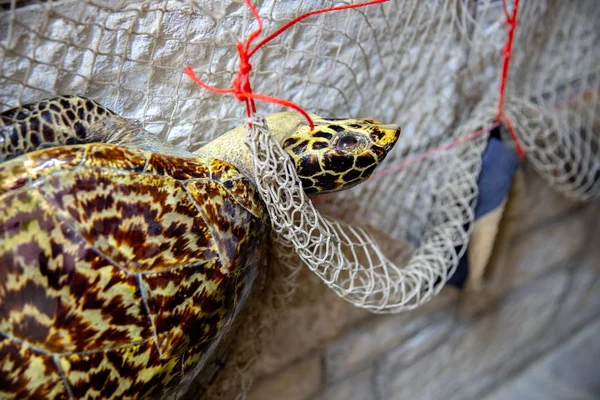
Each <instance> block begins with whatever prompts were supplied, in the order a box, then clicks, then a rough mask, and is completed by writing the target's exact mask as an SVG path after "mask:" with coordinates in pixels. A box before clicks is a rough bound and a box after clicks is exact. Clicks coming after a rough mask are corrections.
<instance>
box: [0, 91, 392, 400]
mask: <svg viewBox="0 0 600 400" xmlns="http://www.w3.org/2000/svg"><path fill="white" fill-rule="evenodd" d="M267 122H268V124H269V127H270V129H271V131H272V133H273V134H274V135H275V137H276V138H277V140H279V141H280V143H282V145H283V147H284V148H285V149H286V151H287V153H288V154H289V155H290V157H291V158H292V160H293V161H294V163H295V164H296V166H297V171H298V174H299V175H300V177H301V178H302V182H303V185H304V187H305V190H306V191H307V192H309V193H320V192H331V191H336V190H342V189H346V188H349V187H351V186H354V185H356V184H357V183H359V182H362V181H364V180H365V179H367V178H368V177H369V176H370V174H371V173H372V172H373V170H374V169H375V167H376V166H377V165H378V164H379V163H380V162H381V161H382V160H383V159H384V157H385V156H386V154H387V153H388V152H389V150H390V149H391V148H392V146H393V145H394V143H395V142H396V140H397V139H398V135H399V133H400V129H399V128H397V127H396V126H391V125H382V124H381V123H379V122H378V121H375V120H370V119H344V120H325V119H322V118H318V117H316V116H315V122H316V124H317V125H316V128H315V129H314V130H313V131H311V130H310V129H309V127H308V125H307V124H306V123H305V121H304V120H303V118H302V117H301V116H299V115H297V114H295V113H286V112H284V113H277V114H273V115H271V116H269V117H268V118H267ZM91 142H94V143H91ZM0 160H4V162H3V163H2V164H0V398H3V399H4V398H11V399H12V398H15V399H16V398H18V399H25V398H40V399H42V398H43V399H66V398H118V399H125V398H136V399H138V398H162V397H166V396H168V395H170V394H172V392H173V390H174V388H176V387H177V386H178V385H180V383H181V382H182V379H184V378H185V379H190V374H191V372H190V371H198V370H201V368H200V369H199V368H197V367H198V366H200V367H201V366H202V364H203V363H205V362H206V360H207V359H208V358H209V357H210V355H211V354H212V353H213V350H214V349H215V348H216V346H217V344H218V342H219V340H220V339H221V337H222V336H223V334H224V333H225V332H226V331H227V329H228V327H229V326H230V325H231V322H232V320H233V319H234V317H235V316H236V314H237V313H238V311H239V310H240V308H241V307H242V306H243V304H244V302H245V300H246V298H247V296H248V293H249V291H250V289H251V287H252V283H253V281H254V278H255V275H256V271H257V269H258V268H261V266H263V265H264V264H265V262H266V242H267V240H266V239H267V233H268V229H269V221H268V214H267V212H266V209H265V205H264V204H263V203H262V201H261V199H260V198H259V196H258V195H257V191H256V188H255V185H254V183H253V180H252V177H251V174H250V171H251V170H252V168H251V167H252V164H251V156H250V153H249V150H248V148H247V146H246V145H245V144H244V129H243V128H237V129H234V130H232V131H229V132H227V133H225V134H223V135H221V136H220V137H219V138H217V139H216V140H214V141H213V142H211V143H209V144H207V145H206V146H204V147H203V148H201V149H200V150H199V151H197V152H196V153H189V152H186V151H183V150H179V149H177V148H175V147H173V146H171V145H168V144H167V143H164V142H162V141H160V140H159V139H157V138H153V137H152V136H151V135H149V134H148V133H147V132H145V131H143V130H141V129H139V128H137V127H135V126H133V125H132V124H130V123H129V122H127V121H126V120H125V119H124V118H122V117H120V116H118V115H116V114H114V113H113V112H111V111H109V110H108V109H106V108H104V107H102V106H101V105H99V104H97V103H95V102H93V101H91V100H88V99H85V98H82V97H75V96H61V97H57V98H53V99H49V100H45V101H42V102H40V103H36V104H32V105H28V106H23V107H19V108H16V109H12V110H9V111H7V112H5V113H3V114H2V115H1V119H0Z"/></svg>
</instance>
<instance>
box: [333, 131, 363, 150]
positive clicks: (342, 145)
mask: <svg viewBox="0 0 600 400" xmlns="http://www.w3.org/2000/svg"><path fill="white" fill-rule="evenodd" d="M359 143H360V140H359V139H358V138H357V137H356V135H352V134H345V135H344V136H342V137H340V138H339V139H338V141H337V143H336V144H335V148H336V149H337V150H346V151H348V150H352V149H353V148H355V147H356V146H358V144H359Z"/></svg>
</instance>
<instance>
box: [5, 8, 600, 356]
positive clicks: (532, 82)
mask: <svg viewBox="0 0 600 400" xmlns="http://www.w3.org/2000/svg"><path fill="white" fill-rule="evenodd" d="M0 4H1V7H2V11H1V12H0V85H1V88H2V90H1V91H0V111H2V110H5V109H7V108H11V107H14V106H18V105H20V104H24V103H28V102H33V101H38V100H40V99H42V98H44V97H48V96H50V95H53V94H80V95H84V96H87V97H90V98H92V99H94V100H96V101H99V102H100V103H102V104H104V105H106V106H107V107H109V108H111V109H113V110H114V111H116V112H118V113H120V114H121V115H123V116H125V117H127V118H131V119H135V120H138V121H139V122H140V123H141V124H142V125H143V126H144V127H145V128H146V129H147V130H149V131H151V132H153V133H157V134H160V135H161V136H163V137H165V138H167V139H168V140H169V141H171V142H172V143H174V144H177V145H180V146H182V147H186V148H188V149H190V150H195V149H197V148H199V147H200V146H201V145H202V144H203V143H206V142H207V141H209V140H211V139H212V138H214V137H215V136H217V135H218V134H219V133H222V132H224V131H226V130H227V129H229V128H231V127H233V126H235V125H240V124H241V123H243V122H244V119H243V118H242V115H243V113H244V109H243V107H242V105H241V104H240V103H238V102H237V100H236V99H235V98H233V97H232V96H222V95H217V94H213V93H210V92H207V91H204V90H202V89H201V88H200V87H198V86H197V85H195V84H194V83H193V82H191V80H190V79H189V78H187V77H186V76H185V75H184V74H183V71H184V69H185V67H186V66H188V65H191V66H193V67H194V70H195V71H196V72H197V74H198V75H199V76H200V77H201V78H202V79H203V80H204V81H206V82H208V83H210V84H211V85H214V86H217V87H230V85H231V80H232V78H233V76H234V74H235V73H236V72H237V70H236V68H237V54H236V50H235V44H236V40H237V37H245V36H246V35H247V32H248V31H249V30H250V29H252V28H254V27H255V26H256V23H255V21H254V20H253V19H252V18H251V15H250V13H249V11H248V9H247V8H246V7H245V6H244V4H243V2H241V1H234V0H222V1H219V2H212V1H209V0H188V1H182V0H180V1H175V0H163V1H159V0H156V1H152V0H129V1H118V0H103V1H99V0H77V1H18V0H17V1H15V0H12V1H10V0H8V1H7V0H2V1H0ZM336 4H342V3H338V2H333V1H329V0H327V1H320V0H303V1H297V2H290V1H283V0H279V1H278V0H264V1H258V0H257V1H256V5H257V8H258V11H259V13H260V15H261V16H262V17H263V20H264V23H265V32H273V31H274V30H275V29H277V28H278V27H280V26H281V25H283V24H284V23H285V22H287V21H290V20H291V19H293V18H294V17H296V16H298V15H300V14H302V13H303V12H307V11H310V10H315V9H318V8H322V7H327V6H332V5H336ZM513 6H514V4H513V2H511V1H508V5H507V8H508V10H509V11H511V10H512V9H513ZM598 21H600V3H599V2H598V1H596V0H580V1H577V2H565V1H561V0H545V1H544V0H540V1H535V2H521V5H520V9H519V17H518V24H517V29H516V36H515V39H514V48H513V56H512V59H511V68H510V75H509V76H508V81H507V97H506V101H505V107H504V111H505V113H506V115H507V116H508V117H509V118H510V120H511V121H512V122H513V124H514V126H515V128H516V131H517V134H518V136H519V139H520V142H521V144H522V145H523V147H524V149H525V150H526V154H527V158H528V159H529V160H531V161H532V162H533V164H534V165H535V167H536V168H537V170H538V171H539V172H540V173H541V174H542V175H543V176H544V177H545V179H546V180H547V181H548V182H549V183H550V184H551V185H553V186H554V187H555V188H557V189H558V190H560V191H562V192H564V193H566V194H567V195H570V196H573V197H577V198H581V199H589V198H592V197H597V196H598V194H599V193H600V129H599V126H598V124H599V115H600V110H599V107H600V106H599V104H600V103H599V101H598V97H599V94H600V87H599V83H600V81H599V80H600V47H598V45H597V43H599V42H600V25H599V24H598ZM505 28H506V15H505V12H504V10H503V4H502V1H496V0H454V1H434V0H431V1H429V0H427V1H422V0H396V1H391V2H389V3H386V4H383V5H375V6H370V7H366V8H362V9H355V10H346V11H341V12H336V13H330V14H323V15H318V16H315V17H312V18H310V19H307V20H304V21H302V22H300V23H299V24H297V25H295V26H293V27H292V28H291V29H289V30H288V31H286V32H285V33H284V34H283V35H281V36H280V37H278V38H277V39H275V40H274V41H273V42H271V43H270V44H268V45H267V46H266V47H265V48H263V49H262V50H261V51H260V52H259V53H257V54H256V56H255V57H254V58H253V59H252V63H253V70H252V82H253V88H254V91H255V92H257V93H264V94H268V95H271V96H277V97H280V98H285V99H288V100H290V101H293V102H295V103H297V104H299V105H301V106H302V107H303V108H305V109H306V110H308V111H310V112H314V113H316V114H319V115H321V116H323V117H328V116H333V117H345V116H351V117H360V116H368V117H373V118H377V119H381V120H384V121H386V122H388V123H397V124H399V125H400V126H402V130H403V133H402V137H401V140H400V141H399V143H398V145H397V146H396V148H395V149H394V151H393V153H392V154H390V155H389V156H388V158H387V159H386V160H385V162H384V165H382V166H381V167H380V169H381V171H382V172H380V173H378V174H377V172H376V175H377V176H375V177H374V178H372V179H371V180H369V181H368V182H367V183H365V184H363V185H360V186H358V187H357V188H355V189H352V190H350V191H347V192H342V193H339V194H336V195H330V196H326V197H325V198H322V199H319V200H318V201H317V204H316V208H315V206H313V204H312V203H311V202H310V201H308V200H307V198H306V197H305V196H304V194H303V193H302V192H301V191H300V189H299V185H298V181H297V178H295V173H294V171H293V170H292V169H291V167H290V165H289V163H287V162H286V158H285V157H281V149H280V148H279V147H278V145H277V144H276V143H274V142H272V140H271V139H270V138H269V136H268V133H267V132H265V130H264V129H260V126H261V124H260V120H257V121H256V122H257V129H254V130H252V131H251V132H250V134H251V135H250V140H249V144H250V146H251V147H252V148H253V151H254V152H255V154H256V161H257V163H256V166H255V168H256V169H255V172H256V173H257V182H258V184H259V187H260V190H261V194H262V195H263V199H264V200H265V202H266V203H267V205H268V207H269V213H270V216H271V218H272V222H273V227H274V234H273V240H274V242H275V243H276V246H275V249H274V255H275V260H274V261H273V265H280V266H283V267H285V268H284V270H283V272H281V271H280V272H279V273H275V274H274V276H277V277H278V279H279V283H280V284H274V286H275V287H279V288H280V289H281V293H288V292H293V289H294V288H295V287H297V286H298V284H297V276H298V274H299V268H300V267H301V266H302V264H303V263H304V264H306V265H308V266H309V268H310V269H311V270H312V271H313V272H315V273H316V274H317V275H318V276H319V277H320V278H321V279H322V280H323V281H324V282H325V283H326V284H327V285H328V286H329V287H331V288H332V289H333V290H334V291H335V292H336V293H337V294H338V295H340V296H342V297H344V298H345V299H347V300H348V301H350V302H352V303H354V304H356V305H357V306H360V307H364V308H367V309H369V310H371V311H375V312H398V311H401V310H405V309H411V308H414V307H417V306H419V305H421V304H423V303H424V302H426V301H427V300H429V299H431V298H432V296H434V295H435V294H436V293H437V292H439V290H441V288H442V287H443V284H444V283H445V281H446V280H447V278H448V277H449V276H451V274H452V273H453V272H454V270H455V268H456V266H457V263H458V260H459V258H460V256H461V255H462V253H463V252H464V250H465V246H466V244H467V243H468V237H469V231H468V229H469V227H470V226H471V225H472V224H471V223H472V221H473V211H472V210H473V205H474V202H475V201H476V198H477V185H476V181H477V176H478V173H479V169H480V164H481V153H482V152H483V150H484V149H485V145H486V141H485V135H483V136H478V137H477V138H474V139H473V140H468V141H464V142H461V144H460V145H456V146H451V147H448V148H445V147H444V148H445V150H444V151H440V152H435V153H431V154H430V156H428V157H423V158H422V159H418V160H416V161H415V162H406V160H407V159H412V157H414V156H418V155H420V154H424V153H426V152H428V151H430V150H432V149H435V148H438V147H440V146H442V145H444V144H448V143H452V142H455V141H460V140H461V138H466V137H469V135H470V134H472V133H473V132H477V131H480V130H482V129H483V130H484V131H487V130H488V127H490V126H491V125H492V124H493V122H494V120H495V117H496V113H497V104H498V99H499V89H498V88H499V86H500V76H501V67H502V60H503V52H502V49H503V46H504V44H505V42H506V38H507V32H506V29H505ZM278 109H279V108H278V107H276V106H272V105H268V104H259V113H260V114H265V113H269V112H271V111H275V110H278ZM402 162H404V163H403V164H401V163H402ZM317 210H318V211H317ZM324 215H327V217H326V216H324ZM381 238H385V240H381ZM384 243H385V246H384ZM292 250H295V251H294V252H293V251H292ZM294 254H297V255H298V256H299V258H300V259H301V260H302V261H303V263H300V262H299V261H298V258H296V256H295V255H294ZM271 280H272V279H271ZM281 282H283V283H281ZM263 300H264V299H263ZM265 301H266V300H265ZM264 304H266V303H264ZM264 304H263V305H264ZM256 329H258V328H256ZM253 332H254V333H252V332H250V333H249V334H255V335H258V333H257V331H253ZM240 357H241V358H240V359H244V357H246V356H240ZM246 358H251V357H249V356H247V357H246Z"/></svg>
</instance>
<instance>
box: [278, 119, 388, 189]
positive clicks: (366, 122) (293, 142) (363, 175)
mask: <svg viewBox="0 0 600 400" xmlns="http://www.w3.org/2000/svg"><path fill="white" fill-rule="evenodd" d="M314 122H315V129H313V130H312V131H311V130H310V128H309V127H308V126H307V125H302V126H299V127H298V128H297V129H296V131H295V132H294V134H292V135H291V136H290V137H288V138H287V139H286V140H284V142H283V148H284V149H285V150H286V151H287V153H288V154H289V155H290V157H292V160H293V161H294V163H295V164H296V169H297V171H298V175H299V177H300V179H301V181H302V186H303V187H304V191H305V192H306V193H307V194H315V193H327V192H335V191H339V190H344V189H348V188H350V187H352V186H355V185H357V184H359V183H360V182H363V181H364V180H366V179H367V178H369V176H371V174H372V173H373V171H374V170H375V168H376V167H377V166H378V165H379V164H380V163H381V161H383V159H384V158H385V157H386V155H387V154H388V152H389V151H390V150H391V149H392V147H393V146H394V144H395V143H396V141H397V140H398V137H399V136H400V128H399V127H398V126H396V125H384V124H383V123H382V122H381V121H377V120H374V119H368V118H361V119H316V120H315V121H314Z"/></svg>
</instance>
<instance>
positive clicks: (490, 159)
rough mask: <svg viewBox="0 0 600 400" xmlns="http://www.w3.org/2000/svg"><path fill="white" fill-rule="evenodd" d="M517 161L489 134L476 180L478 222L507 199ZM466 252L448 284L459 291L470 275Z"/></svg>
mask: <svg viewBox="0 0 600 400" xmlns="http://www.w3.org/2000/svg"><path fill="white" fill-rule="evenodd" d="M519 165H520V160H519V157H518V156H517V155H516V153H515V151H514V150H513V149H511V148H510V147H509V146H508V145H507V144H506V143H504V142H503V141H502V140H501V139H500V138H499V137H498V135H497V134H492V135H490V138H489V140H488V145H487V148H486V149H485V151H484V153H483V156H482V159H481V173H480V174H479V177H478V179H477V186H478V188H479V197H478V198H477V205H476V206H475V223H477V220H478V219H479V218H481V217H483V216H484V215H486V214H488V213H490V212H491V211H493V210H495V209H496V208H498V207H499V206H500V205H501V204H502V202H503V201H504V199H506V197H507V196H508V192H509V190H510V185H511V183H512V180H513V176H514V175H515V172H517V169H518V168H519ZM467 254H468V252H465V254H464V255H463V257H462V258H461V259H460V261H459V264H458V267H457V269H456V272H455V273H454V275H452V277H451V278H450V279H449V280H448V284H450V285H453V286H456V287H459V288H462V287H464V285H465V283H466V281H467V278H468V275H469V263H468V257H467Z"/></svg>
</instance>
